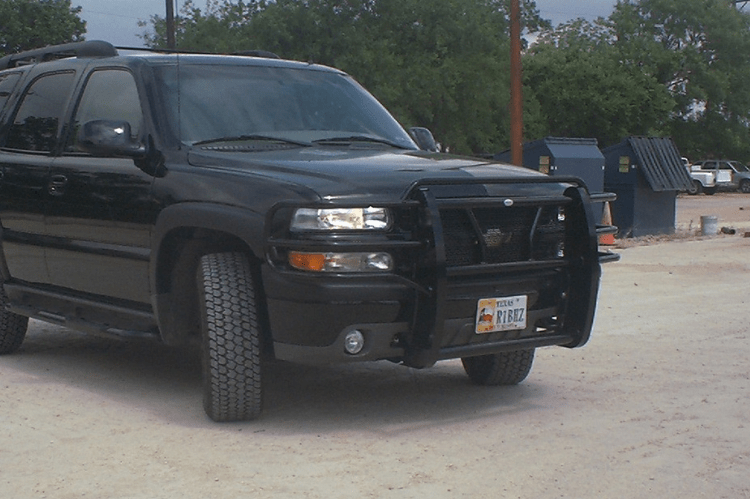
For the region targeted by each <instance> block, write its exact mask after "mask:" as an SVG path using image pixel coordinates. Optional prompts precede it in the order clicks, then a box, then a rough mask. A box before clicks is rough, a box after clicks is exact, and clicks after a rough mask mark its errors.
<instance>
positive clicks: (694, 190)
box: [687, 180, 703, 196]
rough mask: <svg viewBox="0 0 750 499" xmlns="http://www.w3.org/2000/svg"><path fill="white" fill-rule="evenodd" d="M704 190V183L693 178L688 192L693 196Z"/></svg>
mask: <svg viewBox="0 0 750 499" xmlns="http://www.w3.org/2000/svg"><path fill="white" fill-rule="evenodd" d="M702 190H703V184H701V183H700V182H699V181H698V180H693V182H692V184H691V185H690V188H689V189H688V190H687V193H688V194H690V195H691V196H695V195H696V194H700V193H701V191H702Z"/></svg>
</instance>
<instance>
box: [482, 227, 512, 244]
mask: <svg viewBox="0 0 750 499" xmlns="http://www.w3.org/2000/svg"><path fill="white" fill-rule="evenodd" d="M482 237H483V238H484V243H485V244H486V245H487V247H488V248H497V247H499V246H502V245H504V244H508V243H510V242H511V240H512V239H513V233H511V232H508V233H506V232H503V231H501V230H500V229H496V228H493V229H487V231H486V232H483V233H482Z"/></svg>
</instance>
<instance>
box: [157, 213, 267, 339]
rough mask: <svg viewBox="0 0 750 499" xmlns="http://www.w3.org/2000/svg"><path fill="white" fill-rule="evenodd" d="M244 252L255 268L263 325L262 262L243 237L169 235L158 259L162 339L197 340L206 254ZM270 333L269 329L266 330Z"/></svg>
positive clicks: (197, 232) (190, 232)
mask: <svg viewBox="0 0 750 499" xmlns="http://www.w3.org/2000/svg"><path fill="white" fill-rule="evenodd" d="M223 252H240V253H244V254H245V255H247V258H248V260H249V261H250V264H251V267H252V268H253V277H254V279H255V283H256V298H257V302H258V303H257V306H258V309H259V310H258V312H259V314H260V315H261V323H262V324H263V325H264V326H265V325H267V324H268V321H267V320H266V317H267V314H266V312H265V310H266V307H265V294H264V293H263V286H262V283H261V280H260V279H261V276H260V264H261V260H260V259H259V258H258V257H257V256H256V255H255V254H254V253H253V252H252V250H251V249H250V247H249V246H248V245H247V244H246V243H245V242H244V241H243V240H242V239H240V238H238V237H236V236H234V235H232V234H228V233H225V232H221V231H214V230H210V229H203V228H197V227H180V228H177V229H174V230H172V231H171V232H169V233H168V234H167V235H166V236H165V237H164V239H163V240H162V243H161V245H160V249H159V255H158V257H157V260H156V269H155V273H154V274H153V275H154V278H155V283H154V284H155V290H156V294H157V297H158V298H157V316H158V319H159V326H160V330H161V334H162V339H163V340H164V342H165V343H167V344H183V343H186V342H188V341H190V340H191V338H194V337H195V338H197V336H198V334H199V331H200V314H199V310H198V307H197V303H198V296H197V294H196V287H195V286H196V281H195V276H196V269H197V266H198V262H199V261H200V259H201V257H202V256H203V255H207V254H209V253H223ZM263 330H264V331H268V328H267V327H264V328H263Z"/></svg>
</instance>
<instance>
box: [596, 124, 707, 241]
mask: <svg viewBox="0 0 750 499" xmlns="http://www.w3.org/2000/svg"><path fill="white" fill-rule="evenodd" d="M602 152H603V153H604V158H605V169H604V187H605V189H606V190H607V191H608V192H614V193H615V194H617V201H615V202H614V203H613V204H612V222H613V224H614V225H616V226H617V227H619V229H620V231H619V236H620V237H640V236H648V235H655V234H674V226H675V218H676V201H677V193H678V192H680V191H685V190H687V189H688V188H690V186H691V183H692V181H691V179H690V174H689V173H688V171H687V170H686V169H685V167H684V165H683V164H682V159H681V157H680V153H679V151H678V150H677V146H675V144H674V141H673V140H672V139H671V138H668V137H628V138H626V139H624V140H623V141H622V142H621V143H619V144H617V145H614V146H611V147H607V148H606V149H604V150H603V151H602Z"/></svg>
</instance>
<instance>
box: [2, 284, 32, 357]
mask: <svg viewBox="0 0 750 499" xmlns="http://www.w3.org/2000/svg"><path fill="white" fill-rule="evenodd" d="M7 302H8V297H7V296H6V295H5V290H3V288H2V284H0V355H2V354H6V353H13V352H15V351H16V350H18V349H19V348H20V347H21V343H23V340H24V338H25V337H26V330H27V329H28V327H29V318H28V317H25V316H23V315H18V314H14V313H13V312H8V311H7V310H6V309H5V306H6V304H7Z"/></svg>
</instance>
